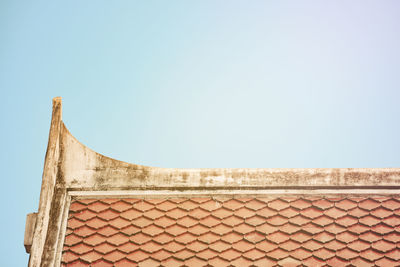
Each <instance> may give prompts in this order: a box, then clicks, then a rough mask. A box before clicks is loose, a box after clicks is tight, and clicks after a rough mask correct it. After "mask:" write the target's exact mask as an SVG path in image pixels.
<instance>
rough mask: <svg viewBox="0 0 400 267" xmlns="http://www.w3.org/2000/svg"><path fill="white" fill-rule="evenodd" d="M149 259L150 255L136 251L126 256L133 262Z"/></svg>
mask: <svg viewBox="0 0 400 267" xmlns="http://www.w3.org/2000/svg"><path fill="white" fill-rule="evenodd" d="M107 255H108V254H107ZM149 257H150V255H149V254H148V253H147V252H144V251H142V250H136V251H134V252H131V253H129V254H128V255H127V256H126V258H127V259H129V260H131V261H133V262H141V261H143V260H145V259H147V258H149Z"/></svg>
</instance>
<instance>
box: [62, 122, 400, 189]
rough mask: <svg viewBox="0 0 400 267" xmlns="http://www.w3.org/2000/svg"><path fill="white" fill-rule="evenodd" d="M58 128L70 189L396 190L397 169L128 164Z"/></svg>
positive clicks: (398, 182)
mask: <svg viewBox="0 0 400 267" xmlns="http://www.w3.org/2000/svg"><path fill="white" fill-rule="evenodd" d="M62 127H63V131H62V132H63V135H62V139H63V145H64V146H65V147H64V148H63V149H62V151H63V152H62V153H63V158H64V160H63V162H62V164H61V169H62V172H63V174H64V178H65V183H66V187H67V188H69V189H71V190H79V189H83V190H103V191H104V190H118V189H123V190H132V189H133V190H134V189H139V188H140V189H144V190H151V189H163V188H164V189H165V188H180V189H181V190H186V189H188V188H203V189H207V188H245V187H253V188H259V187H264V188H265V187H285V188H290V187H299V186H306V187H309V188H311V187H342V186H352V187H364V186H367V187H381V186H388V187H390V186H400V169H399V168H376V169H367V168H360V169H354V168H327V169H318V168H314V169H312V168H310V169H245V168H236V169H234V168H231V169H230V168H223V169H174V168H158V167H148V166H142V165H137V164H130V163H126V162H122V161H119V160H115V159H112V158H109V157H106V156H103V155H101V154H99V153H96V152H95V151H93V150H91V149H89V148H87V147H86V146H84V145H83V144H81V143H80V142H79V141H78V140H77V139H76V138H74V137H73V136H72V135H71V134H70V132H69V131H68V130H67V128H66V127H65V125H64V124H62Z"/></svg>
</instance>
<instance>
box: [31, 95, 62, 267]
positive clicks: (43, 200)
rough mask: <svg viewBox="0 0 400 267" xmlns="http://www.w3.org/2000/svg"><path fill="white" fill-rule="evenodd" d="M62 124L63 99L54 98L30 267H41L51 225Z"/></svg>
mask: <svg viewBox="0 0 400 267" xmlns="http://www.w3.org/2000/svg"><path fill="white" fill-rule="evenodd" d="M61 124H62V99H61V97H55V98H53V108H52V116H51V123H50V131H49V139H48V144H47V151H46V156H45V161H44V167H43V176H42V186H41V190H40V200H39V208H38V215H37V220H36V226H35V230H34V236H33V241H32V247H31V255H30V259H29V266H30V267H36V266H40V265H41V258H42V253H43V248H44V244H45V240H46V236H47V229H48V225H49V217H50V207H51V203H52V198H53V194H54V187H55V184H56V180H57V174H58V159H59V155H60V148H59V144H60V136H61Z"/></svg>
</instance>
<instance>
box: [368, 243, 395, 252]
mask: <svg viewBox="0 0 400 267" xmlns="http://www.w3.org/2000/svg"><path fill="white" fill-rule="evenodd" d="M371 247H372V248H374V249H375V250H378V251H381V252H383V253H386V252H388V251H390V250H392V249H394V248H396V244H394V243H391V242H388V241H385V240H379V241H377V242H375V243H373V244H372V246H371Z"/></svg>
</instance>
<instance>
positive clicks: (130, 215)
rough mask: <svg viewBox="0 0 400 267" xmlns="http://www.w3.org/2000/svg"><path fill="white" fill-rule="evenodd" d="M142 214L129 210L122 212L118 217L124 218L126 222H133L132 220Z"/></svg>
mask: <svg viewBox="0 0 400 267" xmlns="http://www.w3.org/2000/svg"><path fill="white" fill-rule="evenodd" d="M142 214H143V213H142V212H141V211H138V210H135V209H130V210H126V211H124V212H121V213H120V216H121V217H122V218H124V219H127V220H133V219H136V218H139V217H140V216H142Z"/></svg>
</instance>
